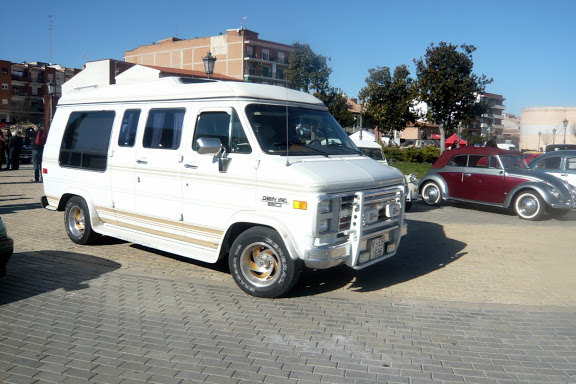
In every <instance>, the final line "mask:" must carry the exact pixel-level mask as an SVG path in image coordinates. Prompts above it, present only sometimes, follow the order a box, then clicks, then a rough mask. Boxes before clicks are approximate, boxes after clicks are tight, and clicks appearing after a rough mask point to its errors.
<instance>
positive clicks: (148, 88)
mask: <svg viewBox="0 0 576 384" xmlns="http://www.w3.org/2000/svg"><path fill="white" fill-rule="evenodd" d="M229 97H234V98H250V99H265V100H277V101H285V102H297V103H306V104H311V105H314V106H324V104H323V103H322V102H321V101H320V100H318V99H317V98H315V97H314V96H312V95H310V94H308V93H304V92H300V91H295V90H293V89H288V88H283V87H279V86H274V85H265V84H254V83H243V82H234V81H201V82H198V81H190V79H184V78H180V77H164V78H161V79H157V80H151V81H142V82H138V83H129V84H114V85H98V86H89V87H84V88H77V89H73V90H70V91H69V92H66V93H65V94H64V95H62V97H61V98H60V100H59V101H58V105H59V106H65V105H77V104H94V103H115V102H132V101H161V100H162V101H165V100H197V99H214V98H229Z"/></svg>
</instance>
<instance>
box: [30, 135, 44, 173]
mask: <svg viewBox="0 0 576 384" xmlns="http://www.w3.org/2000/svg"><path fill="white" fill-rule="evenodd" d="M34 131H35V132H36V135H35V137H34V141H33V142H32V164H33V165H34V180H32V181H34V182H36V183H37V182H39V181H41V180H42V153H43V152H44V144H46V132H44V130H43V129H42V128H40V127H38V126H37V125H34Z"/></svg>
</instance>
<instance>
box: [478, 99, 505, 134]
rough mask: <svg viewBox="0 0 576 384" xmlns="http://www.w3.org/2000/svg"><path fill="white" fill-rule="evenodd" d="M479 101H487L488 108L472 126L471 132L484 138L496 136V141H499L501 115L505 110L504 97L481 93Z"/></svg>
mask: <svg viewBox="0 0 576 384" xmlns="http://www.w3.org/2000/svg"><path fill="white" fill-rule="evenodd" d="M479 100H481V101H488V103H489V105H490V107H489V108H488V111H486V113H484V114H483V115H482V116H481V117H480V120H479V121H477V122H476V123H475V124H474V125H473V127H472V131H473V132H475V133H476V134H479V135H482V136H484V137H492V136H496V138H497V139H501V138H502V134H503V132H504V123H503V121H504V115H503V113H504V110H505V109H506V107H505V106H504V100H505V99H504V97H503V96H502V95H497V94H494V93H482V94H481V95H480V96H479ZM498 142H500V141H498Z"/></svg>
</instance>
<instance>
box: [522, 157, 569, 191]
mask: <svg viewBox="0 0 576 384" xmlns="http://www.w3.org/2000/svg"><path fill="white" fill-rule="evenodd" d="M528 166H529V167H530V169H536V170H539V171H543V172H546V173H547V174H549V175H553V176H556V177H557V178H559V179H562V180H564V181H565V182H567V183H568V184H570V185H572V186H573V187H576V150H568V149H566V150H560V151H554V152H548V153H545V154H543V155H542V156H539V157H538V158H537V159H535V160H533V161H531V162H530V164H529V165H528Z"/></svg>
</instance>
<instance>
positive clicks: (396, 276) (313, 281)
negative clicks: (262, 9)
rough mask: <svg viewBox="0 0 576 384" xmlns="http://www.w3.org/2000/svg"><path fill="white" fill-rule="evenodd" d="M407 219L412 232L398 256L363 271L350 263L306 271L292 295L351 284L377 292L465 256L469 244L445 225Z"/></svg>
mask: <svg viewBox="0 0 576 384" xmlns="http://www.w3.org/2000/svg"><path fill="white" fill-rule="evenodd" d="M407 222H408V228H409V231H408V235H406V236H404V237H403V238H402V241H401V242H400V248H399V249H398V253H397V254H396V255H395V256H393V257H391V258H389V259H387V260H384V261H382V262H380V263H378V264H375V265H373V266H371V267H368V268H366V269H363V270H359V271H355V270H353V269H351V268H348V267H346V266H339V267H336V268H332V269H324V270H314V271H311V270H305V271H304V273H303V274H302V277H301V279H300V282H299V283H298V284H297V286H296V287H295V289H294V290H293V291H292V292H291V293H290V294H288V296H290V297H294V296H306V295H314V294H321V293H326V292H330V291H333V290H336V289H339V288H342V287H345V286H347V285H350V287H349V288H348V289H350V290H353V291H357V292H371V291H377V290H381V289H384V288H388V287H391V286H394V285H396V284H401V283H404V282H406V281H410V280H412V279H415V278H418V277H420V276H423V275H426V274H428V273H433V272H434V271H436V270H438V269H441V268H444V267H445V266H446V265H448V264H450V263H452V262H453V261H455V260H457V259H459V258H460V257H462V256H464V255H465V253H462V250H463V249H464V248H465V247H466V244H465V243H463V242H460V241H456V240H452V239H449V238H447V237H446V234H445V233H444V229H443V227H442V226H441V225H439V224H435V223H429V222H424V221H415V220H407Z"/></svg>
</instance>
